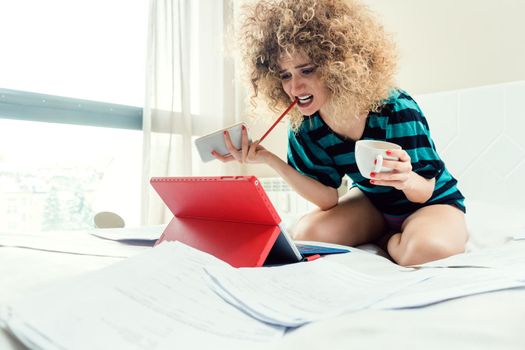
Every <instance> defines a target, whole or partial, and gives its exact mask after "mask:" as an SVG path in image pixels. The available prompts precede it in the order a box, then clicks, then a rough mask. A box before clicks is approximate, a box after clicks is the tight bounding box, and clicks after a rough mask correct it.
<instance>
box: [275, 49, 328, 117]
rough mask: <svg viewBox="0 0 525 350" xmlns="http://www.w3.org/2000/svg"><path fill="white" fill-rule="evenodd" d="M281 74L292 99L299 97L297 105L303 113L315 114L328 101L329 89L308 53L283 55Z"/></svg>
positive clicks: (285, 88)
mask: <svg viewBox="0 0 525 350" xmlns="http://www.w3.org/2000/svg"><path fill="white" fill-rule="evenodd" d="M279 76H280V78H281V83H282V86H283V89H284V91H285V92H286V94H287V95H288V96H289V97H290V99H292V100H294V99H298V102H297V107H298V108H299V111H300V112H301V113H302V114H303V115H312V114H314V113H315V112H317V111H319V110H321V108H322V107H323V105H325V104H326V103H327V102H328V100H329V96H330V95H329V91H328V89H327V88H326V86H325V85H324V84H323V83H322V82H321V78H320V76H319V73H318V72H317V67H316V66H315V65H314V64H313V63H312V62H311V61H310V60H309V59H308V57H307V56H306V55H303V54H300V53H295V54H293V55H291V56H283V57H282V58H281V60H280V61H279Z"/></svg>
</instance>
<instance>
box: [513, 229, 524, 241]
mask: <svg viewBox="0 0 525 350" xmlns="http://www.w3.org/2000/svg"><path fill="white" fill-rule="evenodd" d="M514 239H515V240H520V239H525V227H524V228H522V229H521V230H519V231H518V233H516V234H515V235H514Z"/></svg>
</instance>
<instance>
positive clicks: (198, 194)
mask: <svg viewBox="0 0 525 350" xmlns="http://www.w3.org/2000/svg"><path fill="white" fill-rule="evenodd" d="M150 183H151V185H152V186H153V188H154V189H155V190H156V191H157V193H158V194H159V196H160V197H161V199H162V200H163V201H164V203H165V204H166V206H167V207H168V208H169V209H170V211H171V212H172V213H173V215H174V217H173V219H172V220H171V222H170V223H169V224H168V226H167V227H166V229H165V231H164V232H163V234H162V236H161V237H160V239H159V240H158V241H157V243H156V244H160V243H162V242H163V241H173V240H179V241H181V242H182V243H185V244H187V245H189V246H192V247H194V248H196V249H199V250H201V251H204V252H207V253H210V254H212V255H214V256H216V257H218V258H219V259H221V260H224V261H226V262H227V263H229V264H230V265H232V266H235V267H256V266H263V265H279V264H287V263H295V262H299V261H303V260H305V257H306V256H307V255H313V254H317V252H315V251H312V249H313V248H312V247H313V246H311V247H310V251H309V252H308V253H307V254H302V253H301V252H300V250H299V249H298V247H297V246H296V244H295V243H294V241H293V240H292V238H291V237H290V235H289V234H288V233H287V232H286V230H285V229H284V227H283V226H282V225H281V218H280V217H279V214H278V213H277V211H276V210H275V208H274V206H273V205H272V203H271V201H270V199H269V198H268V196H267V195H266V192H265V191H264V189H263V187H262V185H261V183H260V181H259V180H258V179H257V178H256V177H255V176H216V177H156V178H152V179H151V180H150ZM318 248H323V249H325V247H318ZM339 252H343V251H339ZM333 253H335V251H334V252H333Z"/></svg>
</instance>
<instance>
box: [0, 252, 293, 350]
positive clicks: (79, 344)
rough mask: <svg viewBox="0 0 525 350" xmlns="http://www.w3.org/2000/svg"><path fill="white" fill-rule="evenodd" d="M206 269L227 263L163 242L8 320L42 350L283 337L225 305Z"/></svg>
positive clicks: (31, 298) (234, 343) (48, 291)
mask: <svg viewBox="0 0 525 350" xmlns="http://www.w3.org/2000/svg"><path fill="white" fill-rule="evenodd" d="M204 266H207V267H212V266H217V267H221V266H227V265H226V264H225V263H224V262H222V261H220V260H218V259H216V258H214V257H212V256H211V255H208V254H205V253H202V252H199V251H197V250H195V249H193V248H190V247H187V246H184V245H182V244H181V243H173V242H166V243H163V244H161V245H160V246H158V247H156V248H153V249H150V250H149V251H148V252H147V253H145V254H142V255H138V256H136V257H133V258H130V259H128V260H126V261H122V262H120V263H117V264H115V265H112V266H110V267H108V268H106V269H103V270H100V271H97V272H95V273H90V274H86V275H84V276H82V277H80V278H76V279H70V280H67V281H63V282H61V283H57V284H54V285H52V286H50V287H48V288H45V289H43V290H40V291H38V292H35V293H33V294H32V295H28V296H27V297H25V298H23V299H20V300H19V301H17V302H15V303H13V304H11V306H10V307H9V310H8V316H6V318H7V320H5V321H6V324H7V327H8V329H9V331H10V332H12V333H13V334H15V335H16V336H17V337H18V338H19V339H20V340H21V341H23V342H24V343H25V344H26V345H27V346H29V347H31V348H38V349H153V348H154V349H174V348H212V347H213V348H217V347H219V348H222V347H224V348H226V347H228V348H235V347H238V348H244V349H245V348H247V347H252V345H254V344H257V343H262V344H267V342H268V341H271V340H273V339H276V338H280V337H281V336H282V335H283V332H284V329H283V328H281V327H275V326H271V325H268V324H264V323H261V322H259V321H257V320H255V319H253V318H252V317H250V316H248V315H246V314H244V313H241V312H239V311H238V310H237V309H235V308H234V307H233V306H231V305H229V304H227V303H225V302H224V301H223V300H222V299H221V298H220V297H219V296H218V295H216V294H215V293H214V292H213V291H212V290H211V289H210V288H208V286H207V283H206V281H205V279H207V277H206V273H205V272H204V270H203V267H204ZM221 346H222V347H221Z"/></svg>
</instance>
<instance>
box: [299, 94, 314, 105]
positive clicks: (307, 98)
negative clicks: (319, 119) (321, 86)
mask: <svg viewBox="0 0 525 350" xmlns="http://www.w3.org/2000/svg"><path fill="white" fill-rule="evenodd" d="M313 99H314V96H313V95H304V96H297V104H298V105H299V106H303V107H304V106H306V105H308V104H310V103H311V102H312V100H313Z"/></svg>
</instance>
